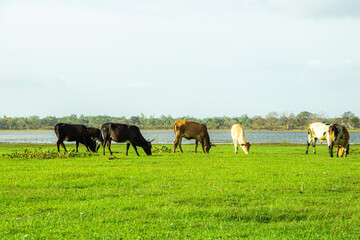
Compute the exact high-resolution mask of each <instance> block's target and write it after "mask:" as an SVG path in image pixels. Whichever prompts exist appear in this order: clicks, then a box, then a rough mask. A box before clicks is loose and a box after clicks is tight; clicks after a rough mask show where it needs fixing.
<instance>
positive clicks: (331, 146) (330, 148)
mask: <svg viewBox="0 0 360 240" xmlns="http://www.w3.org/2000/svg"><path fill="white" fill-rule="evenodd" d="M333 148H334V142H332V143H331V144H330V146H329V153H330V157H334V155H333Z"/></svg>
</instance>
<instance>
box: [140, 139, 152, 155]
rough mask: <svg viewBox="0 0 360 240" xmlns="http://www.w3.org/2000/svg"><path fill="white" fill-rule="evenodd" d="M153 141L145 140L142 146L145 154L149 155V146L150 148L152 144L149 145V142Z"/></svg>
mask: <svg viewBox="0 0 360 240" xmlns="http://www.w3.org/2000/svg"><path fill="white" fill-rule="evenodd" d="M152 141H154V139H153V140H151V141H146V143H145V145H144V146H143V147H142V148H143V149H144V152H145V153H146V155H149V156H150V155H151V154H152V153H151V148H152V145H151V142H152Z"/></svg>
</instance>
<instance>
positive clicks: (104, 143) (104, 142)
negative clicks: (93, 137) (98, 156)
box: [102, 139, 107, 155]
mask: <svg viewBox="0 0 360 240" xmlns="http://www.w3.org/2000/svg"><path fill="white" fill-rule="evenodd" d="M106 142H107V140H105V139H104V141H103V143H102V146H103V155H105V146H106Z"/></svg>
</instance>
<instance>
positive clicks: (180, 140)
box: [178, 138, 183, 153]
mask: <svg viewBox="0 0 360 240" xmlns="http://www.w3.org/2000/svg"><path fill="white" fill-rule="evenodd" d="M181 142H182V138H180V139H179V143H178V144H179V149H180V152H182V153H183V150H182V147H181Z"/></svg>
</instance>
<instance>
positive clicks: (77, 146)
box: [76, 141, 79, 152]
mask: <svg viewBox="0 0 360 240" xmlns="http://www.w3.org/2000/svg"><path fill="white" fill-rule="evenodd" d="M78 148H79V142H78V141H76V152H78Z"/></svg>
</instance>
